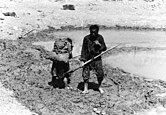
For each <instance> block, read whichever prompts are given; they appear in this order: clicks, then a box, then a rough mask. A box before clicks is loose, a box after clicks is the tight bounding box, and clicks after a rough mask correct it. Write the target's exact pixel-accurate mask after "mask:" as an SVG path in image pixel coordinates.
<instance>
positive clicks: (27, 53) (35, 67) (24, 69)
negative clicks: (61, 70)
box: [0, 32, 166, 115]
mask: <svg viewBox="0 0 166 115" xmlns="http://www.w3.org/2000/svg"><path fill="white" fill-rule="evenodd" d="M45 36H47V38H46V37H45ZM51 36H53V33H52V34H51V33H47V34H44V33H43V32H42V33H37V34H32V35H30V36H29V37H28V38H29V39H30V40H31V41H36V40H43V41H46V40H50V39H52V40H53V39H56V36H53V37H51ZM30 40H27V39H20V40H15V41H12V40H10V41H8V40H1V41H0V44H1V45H0V46H1V47H0V48H1V49H2V50H1V52H0V55H1V57H0V58H1V62H0V75H1V77H0V81H1V82H2V83H3V85H4V86H5V87H6V88H9V89H10V90H13V91H14V94H15V97H16V98H17V99H18V101H19V102H21V103H22V104H23V105H25V106H26V107H28V108H29V109H30V110H31V111H34V112H36V113H38V114H42V115H55V114H62V115H73V114H75V115H90V114H94V115H95V114H107V115H110V114H114V115H124V114H126V115H133V114H134V113H137V112H140V111H143V110H147V109H150V108H153V107H156V106H157V105H162V106H165V105H166V103H165V102H166V99H164V98H161V97H159V96H156V94H159V93H162V92H165V91H166V82H164V81H160V80H158V81H157V80H156V81H155V80H152V81H148V80H146V79H144V78H142V77H139V76H133V75H131V74H130V73H126V72H124V71H123V70H121V69H119V68H112V67H110V65H107V64H105V65H104V71H105V81H104V82H103V84H102V87H103V89H104V90H105V94H104V95H101V94H100V93H99V92H98V91H97V82H96V76H95V75H94V74H93V73H91V75H92V78H91V79H90V86H89V88H90V93H89V94H87V95H84V94H81V91H82V89H83V83H82V76H81V69H80V70H78V71H76V72H74V73H73V74H72V75H71V86H72V87H73V88H74V89H73V90H67V89H55V88H53V87H51V86H49V85H48V82H49V81H50V80H51V74H50V70H51V64H52V62H51V61H50V60H47V59H45V58H43V56H42V54H41V52H39V51H38V50H36V48H35V47H41V46H33V45H32V43H33V42H30ZM140 49H141V48H140ZM122 50H123V51H129V50H130V51H132V49H129V48H128V50H127V48H126V49H125V48H123V49H119V50H117V52H120V51H122ZM114 52H116V50H115V51H114ZM115 54H116V53H115ZM107 55H109V54H107ZM70 66H71V68H76V67H78V66H79V61H78V60H72V61H70Z"/></svg>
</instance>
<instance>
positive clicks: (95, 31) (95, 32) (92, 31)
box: [90, 29, 98, 37]
mask: <svg viewBox="0 0 166 115" xmlns="http://www.w3.org/2000/svg"><path fill="white" fill-rule="evenodd" d="M90 35H91V37H96V36H97V35H98V30H97V29H91V30H90Z"/></svg>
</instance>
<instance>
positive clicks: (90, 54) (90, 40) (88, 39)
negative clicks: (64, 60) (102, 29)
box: [80, 25, 107, 94]
mask: <svg viewBox="0 0 166 115" xmlns="http://www.w3.org/2000/svg"><path fill="white" fill-rule="evenodd" d="M89 30H90V34H89V35H87V36H85V37H84V39H83V44H82V50H81V57H80V61H82V62H86V61H87V60H89V59H92V58H94V57H95V56H97V55H99V54H100V53H101V52H102V51H105V50H106V49H107V47H106V45H105V42H104V38H103V36H102V35H100V34H98V32H99V26H98V25H91V26H90V28H89ZM91 70H94V71H95V74H96V76H97V80H98V90H99V92H100V93H104V90H103V89H102V88H101V84H102V81H103V78H104V71H103V66H102V59H101V56H100V57H98V58H96V59H95V60H94V61H92V62H91V63H90V64H87V65H85V66H84V67H83V71H82V76H83V80H84V90H83V92H82V93H84V94H86V93H89V92H88V83H89V78H90V71H91Z"/></svg>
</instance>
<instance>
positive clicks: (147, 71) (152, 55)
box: [34, 30, 166, 80]
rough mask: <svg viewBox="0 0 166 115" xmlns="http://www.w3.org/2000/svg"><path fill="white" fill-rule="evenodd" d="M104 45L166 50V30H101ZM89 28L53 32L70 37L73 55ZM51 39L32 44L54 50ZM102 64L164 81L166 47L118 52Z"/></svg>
mask: <svg viewBox="0 0 166 115" xmlns="http://www.w3.org/2000/svg"><path fill="white" fill-rule="evenodd" d="M99 33H100V34H102V35H103V37H104V39H105V42H106V45H107V47H111V46H114V45H116V44H119V43H122V45H121V46H119V47H123V46H128V47H129V46H139V47H151V48H155V47H162V48H164V49H166V32H164V31H131V30H127V31H126V30H118V31H117V30H101V31H100V32H99ZM87 34H89V31H88V30H83V31H81V30H75V31H63V32H56V33H55V35H58V36H61V35H62V36H68V37H70V38H71V39H72V40H73V44H74V49H73V55H74V56H77V55H80V52H81V45H82V40H83V37H84V36H85V35H87ZM53 43H54V42H53V41H48V42H42V41H40V42H36V43H34V44H35V45H42V46H44V47H45V48H46V49H47V50H49V51H51V50H52V49H53ZM103 60H104V63H108V64H110V65H111V66H113V67H118V68H121V69H123V70H124V71H126V72H130V73H132V74H138V75H141V76H144V77H147V78H152V79H162V80H166V77H165V75H166V71H165V68H166V50H157V51H136V52H135V51H134V52H130V53H125V52H124V53H121V54H118V55H112V56H110V57H107V58H105V59H103Z"/></svg>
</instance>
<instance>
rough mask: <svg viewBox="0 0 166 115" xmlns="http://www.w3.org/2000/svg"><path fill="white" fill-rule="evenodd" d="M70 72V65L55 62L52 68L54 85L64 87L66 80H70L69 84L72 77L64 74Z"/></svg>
mask: <svg viewBox="0 0 166 115" xmlns="http://www.w3.org/2000/svg"><path fill="white" fill-rule="evenodd" d="M68 70H69V63H65V62H63V61H54V62H53V64H52V68H51V75H52V84H53V85H54V86H58V87H64V82H63V80H64V78H65V77H66V78H67V79H68V83H69V82H70V78H69V77H70V75H67V74H66V75H65V76H63V74H64V73H65V72H67V71H68Z"/></svg>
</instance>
